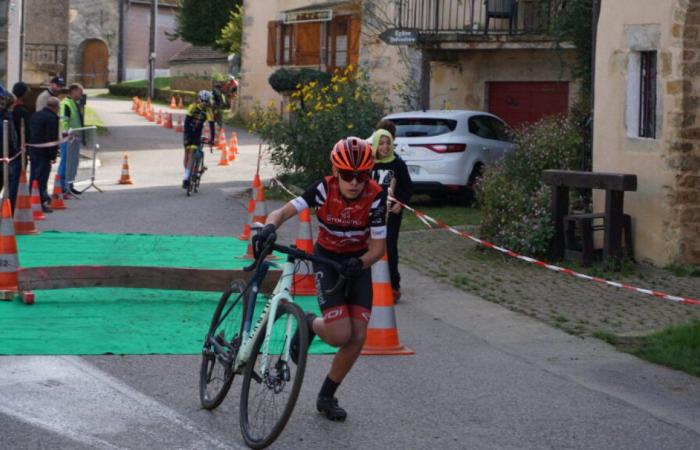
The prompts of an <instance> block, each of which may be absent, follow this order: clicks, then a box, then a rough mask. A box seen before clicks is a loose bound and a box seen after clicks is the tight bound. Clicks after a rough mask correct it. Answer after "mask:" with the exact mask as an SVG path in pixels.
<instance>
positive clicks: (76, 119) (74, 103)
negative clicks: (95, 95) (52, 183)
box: [58, 83, 85, 195]
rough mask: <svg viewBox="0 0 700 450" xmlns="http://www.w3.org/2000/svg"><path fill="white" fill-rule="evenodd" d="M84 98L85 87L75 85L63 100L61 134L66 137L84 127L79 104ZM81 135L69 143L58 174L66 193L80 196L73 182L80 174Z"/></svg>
mask: <svg viewBox="0 0 700 450" xmlns="http://www.w3.org/2000/svg"><path fill="white" fill-rule="evenodd" d="M82 97H83V87H82V86H81V85H80V84H78V83H74V84H71V85H70V87H69V88H68V96H67V97H66V98H64V99H63V100H61V112H60V116H61V132H62V133H63V134H64V135H65V134H66V133H68V130H71V129H76V128H82V127H83V126H84V123H85V122H84V120H83V112H82V110H81V109H80V107H79V106H78V102H79V101H80V99H81V98H82ZM80 136H82V133H81V134H80V135H76V136H75V139H73V140H70V141H68V142H67V145H66V147H65V149H66V150H65V152H62V154H61V164H60V165H59V167H58V173H59V174H60V175H61V184H62V187H63V192H64V193H69V194H73V195H80V191H78V190H77V189H75V187H74V186H73V182H74V181H75V176H76V175H77V173H78V162H79V161H80V141H81V139H80Z"/></svg>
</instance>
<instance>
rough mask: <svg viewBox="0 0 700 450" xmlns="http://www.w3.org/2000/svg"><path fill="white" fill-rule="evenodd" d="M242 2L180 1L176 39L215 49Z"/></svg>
mask: <svg viewBox="0 0 700 450" xmlns="http://www.w3.org/2000/svg"><path fill="white" fill-rule="evenodd" d="M241 3H242V0H179V6H180V9H179V10H178V11H177V13H176V15H175V19H176V22H177V27H176V28H175V34H174V37H179V38H180V39H182V40H183V41H185V42H189V43H190V44H192V45H200V46H207V47H214V46H215V45H216V40H217V38H218V37H219V33H220V32H221V29H222V28H224V26H226V24H227V23H228V21H229V15H230V13H231V11H233V9H234V8H235V7H236V6H240V5H241Z"/></svg>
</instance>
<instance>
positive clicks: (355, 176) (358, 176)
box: [338, 170, 371, 183]
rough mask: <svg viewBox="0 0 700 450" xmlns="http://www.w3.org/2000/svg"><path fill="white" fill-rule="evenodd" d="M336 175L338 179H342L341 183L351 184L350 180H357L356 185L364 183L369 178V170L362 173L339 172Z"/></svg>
mask: <svg viewBox="0 0 700 450" xmlns="http://www.w3.org/2000/svg"><path fill="white" fill-rule="evenodd" d="M338 175H340V178H342V179H343V181H347V182H348V183H350V182H352V180H357V182H358V183H364V182H366V181H367V180H369V178H370V177H371V173H370V172H369V170H363V171H362V172H354V171H352V170H339V171H338Z"/></svg>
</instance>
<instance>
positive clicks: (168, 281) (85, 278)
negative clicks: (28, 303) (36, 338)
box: [19, 266, 281, 294]
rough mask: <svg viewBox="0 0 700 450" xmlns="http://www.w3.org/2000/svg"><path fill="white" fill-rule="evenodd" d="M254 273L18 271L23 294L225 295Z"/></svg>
mask: <svg viewBox="0 0 700 450" xmlns="http://www.w3.org/2000/svg"><path fill="white" fill-rule="evenodd" d="M254 273H255V272H244V271H242V270H211V269H183V268H176V267H139V266H55V267H31V268H22V269H19V289H20V291H30V290H39V289H69V288H90V287H124V288H144V289H168V290H178V291H207V292H223V291H224V290H225V289H226V287H227V286H228V285H229V284H230V283H231V281H233V280H236V279H243V280H248V279H249V278H250V277H251V276H252V275H253V274H254ZM280 275H281V271H279V270H270V271H269V272H268V274H267V276H266V277H265V280H264V282H263V285H262V286H261V288H260V291H261V292H263V293H264V294H269V293H271V292H272V290H273V289H274V287H275V285H276V284H277V281H278V280H279V278H280Z"/></svg>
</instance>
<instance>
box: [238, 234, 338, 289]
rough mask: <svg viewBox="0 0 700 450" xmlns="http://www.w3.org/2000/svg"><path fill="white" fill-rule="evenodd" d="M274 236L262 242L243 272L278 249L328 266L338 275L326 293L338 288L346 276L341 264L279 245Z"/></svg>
mask: <svg viewBox="0 0 700 450" xmlns="http://www.w3.org/2000/svg"><path fill="white" fill-rule="evenodd" d="M275 240H276V236H274V235H272V236H270V237H269V238H268V239H267V241H265V243H264V244H263V248H262V251H260V253H259V254H258V255H257V256H256V258H255V261H253V262H252V263H251V264H250V265H249V266H247V267H244V268H243V270H244V271H245V272H250V271H251V270H253V269H255V268H256V267H259V266H260V263H261V262H262V261H263V260H264V259H265V258H266V257H267V256H268V255H270V254H271V253H272V252H273V251H278V252H280V253H284V254H286V255H290V256H292V257H294V258H296V259H303V260H306V261H311V262H315V263H319V264H326V265H328V266H330V267H332V268H333V270H335V271H336V272H338V274H339V275H340V276H339V277H338V282H337V283H336V284H335V286H333V288H331V289H330V290H329V291H326V292H327V293H328V294H331V293H334V292H335V291H337V290H338V288H339V287H340V286H341V285H342V284H343V283H344V282H345V280H346V278H345V276H344V275H343V274H342V266H341V265H340V264H339V263H338V262H337V261H333V260H332V259H328V258H324V257H323V256H318V255H312V254H309V253H306V252H305V251H303V250H299V249H298V248H296V247H288V246H286V245H280V244H276V243H275Z"/></svg>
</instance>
